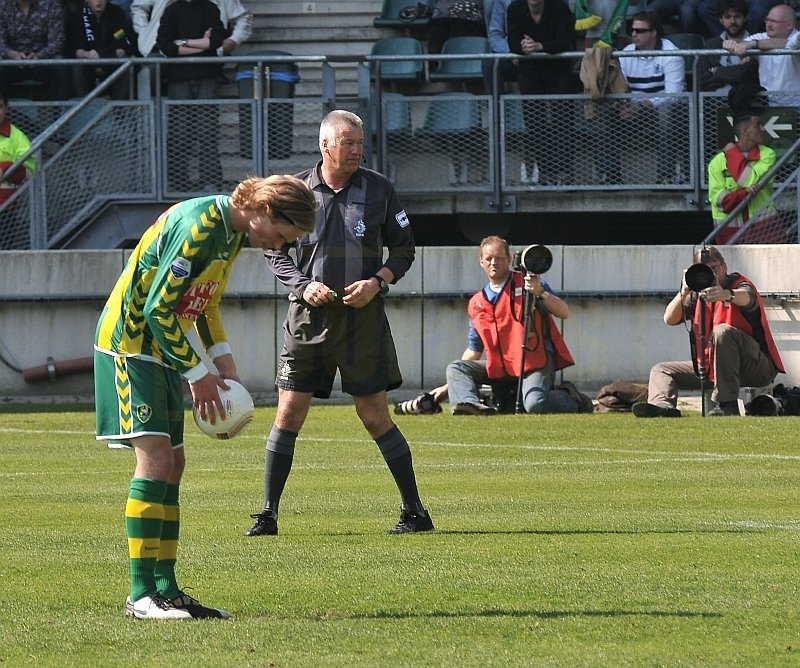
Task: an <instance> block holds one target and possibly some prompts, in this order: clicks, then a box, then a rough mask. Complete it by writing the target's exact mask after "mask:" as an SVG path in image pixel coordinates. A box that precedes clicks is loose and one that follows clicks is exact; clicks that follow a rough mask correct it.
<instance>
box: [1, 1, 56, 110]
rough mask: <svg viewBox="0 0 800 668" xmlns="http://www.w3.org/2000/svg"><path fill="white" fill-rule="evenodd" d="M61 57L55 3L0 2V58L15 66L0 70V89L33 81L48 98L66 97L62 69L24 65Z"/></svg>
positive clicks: (5, 89) (6, 89) (7, 88)
mask: <svg viewBox="0 0 800 668" xmlns="http://www.w3.org/2000/svg"><path fill="white" fill-rule="evenodd" d="M63 55H64V10H63V8H62V6H61V3H60V2H59V1H58V0H0V59H3V60H13V61H17V62H18V63H19V66H18V67H0V89H2V90H4V91H8V90H9V87H10V85H11V84H13V83H17V82H19V81H25V80H28V79H33V80H35V81H41V82H43V83H46V84H47V87H48V91H49V94H50V97H51V98H52V99H55V100H66V99H67V98H69V97H70V89H69V80H68V75H66V76H65V72H64V68H63V67H60V66H50V67H26V66H25V63H26V62H31V61H34V60H49V59H52V58H61V57H63Z"/></svg>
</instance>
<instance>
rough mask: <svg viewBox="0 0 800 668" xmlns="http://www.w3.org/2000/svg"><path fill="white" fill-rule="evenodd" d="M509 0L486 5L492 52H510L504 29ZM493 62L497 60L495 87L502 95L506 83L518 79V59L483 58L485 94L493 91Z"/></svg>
mask: <svg viewBox="0 0 800 668" xmlns="http://www.w3.org/2000/svg"><path fill="white" fill-rule="evenodd" d="M509 4H511V0H492V2H490V3H489V5H488V11H487V14H486V34H487V36H488V37H489V48H490V49H491V50H492V53H511V48H510V47H509V46H508V31H507V29H506V16H507V14H508V5H509ZM495 62H497V70H496V71H497V77H498V81H497V88H498V92H499V93H500V94H501V95H502V94H503V93H504V92H505V88H506V83H508V82H511V81H518V80H519V61H517V60H498V61H494V60H489V59H487V60H484V61H483V63H482V67H483V83H484V86H485V87H486V93H487V95H492V94H493V92H494V73H495Z"/></svg>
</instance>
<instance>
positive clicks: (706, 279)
mask: <svg viewBox="0 0 800 668" xmlns="http://www.w3.org/2000/svg"><path fill="white" fill-rule="evenodd" d="M684 279H685V280H686V285H688V286H689V288H690V289H691V290H694V291H695V292H700V291H701V290H705V289H706V288H710V287H711V286H712V285H714V282H715V281H716V276H714V270H713V269H712V268H711V267H709V266H708V265H707V264H703V263H702V262H698V263H697V264H693V265H692V266H691V267H689V268H688V269H687V270H686V273H685V275H684Z"/></svg>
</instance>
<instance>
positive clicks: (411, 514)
mask: <svg viewBox="0 0 800 668" xmlns="http://www.w3.org/2000/svg"><path fill="white" fill-rule="evenodd" d="M434 528H435V527H434V526H433V521H432V520H431V516H430V515H429V514H428V511H427V510H425V508H423V507H422V506H420V505H417V507H416V508H414V509H411V508H401V509H400V521H399V522H398V523H397V524H396V525H395V526H394V527H392V528H391V529H389V530H388V531H387V532H386V533H390V534H399V533H421V532H423V531H433V530H434Z"/></svg>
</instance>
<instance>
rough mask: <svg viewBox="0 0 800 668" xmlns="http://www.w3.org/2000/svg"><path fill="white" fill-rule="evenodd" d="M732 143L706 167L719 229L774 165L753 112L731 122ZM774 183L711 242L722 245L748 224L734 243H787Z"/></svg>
mask: <svg viewBox="0 0 800 668" xmlns="http://www.w3.org/2000/svg"><path fill="white" fill-rule="evenodd" d="M733 131H734V133H735V136H736V138H735V140H734V141H733V142H731V143H730V144H728V145H727V146H726V147H725V148H724V149H722V150H721V151H720V152H719V153H717V155H715V156H714V157H713V158H712V159H711V162H709V163H708V200H709V202H711V217H712V218H713V220H714V225H715V226H717V225H719V224H720V223H721V222H722V221H723V220H725V218H727V216H728V214H729V213H730V212H731V211H733V209H734V208H735V207H736V206H738V205H739V204H740V203H741V202H742V201H743V200H744V199H745V198H746V197H748V196H749V195H752V194H753V193H755V192H756V191H757V190H758V189H757V185H758V184H759V183H760V182H762V181H763V180H764V176H765V175H766V173H767V172H768V171H769V170H770V169H772V167H773V165H774V164H775V161H776V156H775V151H773V150H772V149H771V148H770V147H769V146H764V126H763V125H762V124H761V118H760V117H759V115H758V114H757V113H755V112H753V111H748V112H744V113H741V114H739V115H737V116H736V117H735V118H734V120H733ZM773 186H774V183H773V182H769V183H767V184H766V185H765V186H764V187H763V188H761V189H760V190H758V194H756V195H755V197H753V199H752V200H751V201H750V203H749V204H748V205H747V208H746V209H744V210H743V211H742V212H741V213H740V214H739V215H737V216H736V218H735V219H733V220H732V221H731V222H730V224H729V225H728V226H727V227H726V228H725V229H724V230H721V231H720V232H719V233H718V234H717V236H716V238H715V239H714V242H715V243H717V244H725V243H727V242H728V240H729V239H730V238H731V237H733V236H734V235H735V234H737V233H738V232H739V231H740V228H741V227H742V226H744V225H745V224H747V223H750V226H749V227H748V229H747V231H746V232H744V234H743V235H741V236H740V237H739V238H737V239H736V243H740V244H747V243H762V244H765V243H776V244H780V243H786V230H785V227H784V225H783V224H782V222H781V220H780V217H779V216H778V215H777V213H776V211H775V207H774V206H772V190H773Z"/></svg>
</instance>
